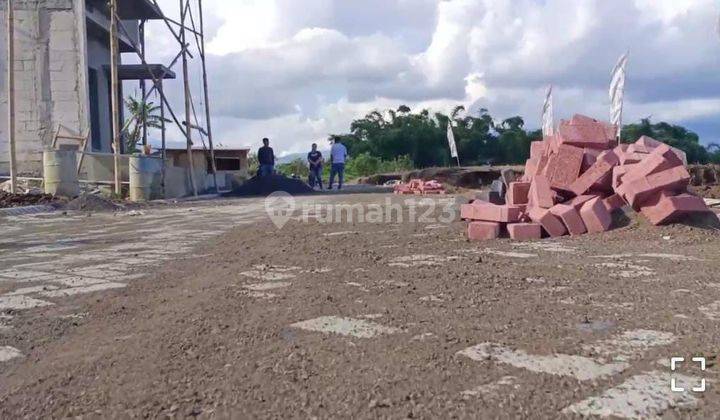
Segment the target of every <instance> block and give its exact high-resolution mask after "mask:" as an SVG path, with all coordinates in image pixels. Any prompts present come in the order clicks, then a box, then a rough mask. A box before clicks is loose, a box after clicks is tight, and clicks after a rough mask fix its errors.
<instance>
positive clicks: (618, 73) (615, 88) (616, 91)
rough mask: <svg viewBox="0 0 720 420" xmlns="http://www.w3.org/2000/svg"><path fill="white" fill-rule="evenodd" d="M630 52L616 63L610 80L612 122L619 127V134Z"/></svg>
mask: <svg viewBox="0 0 720 420" xmlns="http://www.w3.org/2000/svg"><path fill="white" fill-rule="evenodd" d="M629 55H630V53H629V52H628V53H625V54H623V56H622V57H620V60H618V63H617V64H616V65H615V68H614V69H613V72H612V81H611V82H610V102H611V103H612V105H611V108H610V124H613V125H616V126H617V127H618V135H619V134H620V130H622V117H623V100H624V97H625V74H626V70H627V64H628V56H629Z"/></svg>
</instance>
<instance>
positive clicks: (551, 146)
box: [545, 134, 561, 154]
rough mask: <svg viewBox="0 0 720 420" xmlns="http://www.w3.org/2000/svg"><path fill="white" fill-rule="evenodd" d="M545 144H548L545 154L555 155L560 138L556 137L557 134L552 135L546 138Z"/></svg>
mask: <svg viewBox="0 0 720 420" xmlns="http://www.w3.org/2000/svg"><path fill="white" fill-rule="evenodd" d="M547 142H548V147H547V149H546V150H545V153H546V154H552V153H557V152H558V149H559V147H560V142H561V140H560V136H558V135H557V134H554V135H552V136H550V137H548V138H547Z"/></svg>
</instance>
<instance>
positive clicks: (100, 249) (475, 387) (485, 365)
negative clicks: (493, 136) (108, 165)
mask: <svg viewBox="0 0 720 420" xmlns="http://www.w3.org/2000/svg"><path fill="white" fill-rule="evenodd" d="M387 198H388V195H379V194H370V195H352V196H342V195H339V196H334V197H331V198H327V199H318V198H311V199H310V198H309V199H307V200H315V201H316V202H322V203H326V204H335V205H337V204H338V203H344V204H355V205H357V204H361V205H363V206H368V205H370V204H382V203H385V200H386V199H387ZM391 200H393V203H395V202H397V203H400V204H402V205H403V206H404V207H403V208H404V210H403V213H402V214H403V221H399V220H397V218H396V219H394V220H391V221H390V223H359V222H357V221H355V222H354V223H351V222H348V221H347V220H345V221H343V222H342V223H325V222H326V220H322V218H321V217H320V216H319V213H315V212H311V213H309V214H310V216H309V220H307V221H304V220H300V219H293V220H289V221H288V223H287V224H286V225H285V226H283V227H282V229H278V228H277V227H276V225H274V224H273V223H272V221H271V220H270V219H269V218H268V217H267V215H265V208H264V204H263V202H262V200H257V199H253V200H226V201H223V202H222V205H219V204H205V205H201V204H193V205H192V206H196V207H188V208H185V209H172V210H163V209H159V208H158V209H149V210H147V213H146V214H141V215H138V216H134V217H130V218H124V217H120V216H117V215H114V216H111V215H95V216H93V217H91V218H88V217H85V216H69V217H71V219H70V220H65V221H63V220H55V219H52V220H53V223H54V224H52V225H51V228H48V227H44V226H46V225H44V224H43V223H48V220H47V219H38V218H30V217H28V218H24V219H20V218H19V219H15V220H12V221H11V222H12V223H13V226H15V230H12V232H10V231H8V232H5V236H4V237H11V236H14V239H15V240H14V241H13V242H9V241H5V242H0V257H2V259H1V260H0V264H2V265H3V267H2V268H3V269H5V270H6V272H5V273H3V272H2V271H0V278H1V277H3V276H5V277H6V278H7V279H11V278H12V276H11V274H8V273H10V271H8V270H7V269H12V268H15V269H17V270H19V271H23V270H28V269H32V270H36V271H37V270H41V271H42V270H46V271H43V273H42V274H44V273H50V271H51V268H47V267H48V263H47V261H49V260H58V256H60V257H61V258H64V259H67V260H68V261H72V264H76V265H77V266H80V267H86V266H88V263H81V262H79V261H82V258H81V257H82V256H83V255H91V254H92V253H95V254H97V255H104V258H105V259H106V260H105V261H98V262H96V263H97V264H100V263H103V264H105V265H107V262H108V261H117V260H118V259H119V260H120V262H122V260H123V259H124V260H125V261H130V260H131V259H133V258H136V259H137V258H142V257H143V255H146V254H148V255H149V254H150V253H151V252H152V250H151V249H150V248H151V247H150V246H149V245H147V243H145V242H142V241H145V240H149V239H148V238H150V237H151V234H150V230H151V229H154V230H153V231H152V232H155V233H153V234H152V235H157V236H155V237H154V238H155V240H157V241H158V242H153V244H157V243H163V242H162V241H165V242H168V241H171V240H176V239H177V240H180V238H182V239H183V240H186V241H188V242H186V243H184V245H186V246H185V248H183V249H181V250H179V251H178V252H175V253H173V254H171V257H169V258H167V259H166V260H165V261H164V262H162V263H156V264H149V265H145V266H142V267H144V268H141V269H140V268H138V269H137V270H134V271H131V272H132V273H134V274H133V277H134V279H133V280H132V281H125V280H118V279H122V276H119V277H118V278H116V279H115V280H113V281H122V282H123V285H124V286H126V287H118V288H116V289H107V290H104V291H102V292H96V293H78V294H68V296H65V297H63V298H62V299H59V298H58V299H51V298H46V297H48V296H57V295H56V294H55V295H50V294H48V293H46V294H45V295H42V293H43V292H40V295H32V294H30V293H32V292H27V293H28V294H26V295H25V296H35V297H36V298H38V299H41V300H43V301H44V300H48V301H49V302H50V303H51V305H47V306H42V305H39V304H38V306H37V307H34V308H32V309H15V310H8V309H5V311H4V312H3V316H4V317H5V318H7V319H8V320H9V321H8V322H7V325H6V327H5V329H2V330H0V332H1V333H2V335H0V337H1V338H2V341H0V347H2V346H12V348H15V349H18V350H19V351H20V352H22V353H23V355H22V356H20V357H15V358H12V360H8V361H6V362H3V363H0V416H2V417H3V418H20V417H23V418H38V417H74V416H86V417H91V418H93V417H97V418H108V417H144V418H147V417H159V416H178V417H186V416H199V417H213V416H215V417H219V418H230V417H232V418H287V417H299V418H309V417H312V418H453V417H455V418H558V417H561V418H562V417H568V418H572V417H579V416H586V415H601V416H615V417H627V418H641V417H654V416H661V417H665V418H690V417H693V418H717V413H719V412H720V388H718V386H719V384H720V382H718V380H720V373H719V372H720V367H719V366H718V364H717V362H718V354H719V353H720V277H718V274H717V273H718V271H720V260H719V259H718V255H720V235H719V234H718V231H717V230H714V229H700V228H696V227H690V226H683V225H676V226H669V227H660V228H656V227H651V226H649V225H647V224H646V223H644V222H643V221H639V220H633V221H632V223H631V224H630V225H629V226H626V227H623V228H620V229H618V230H615V231H612V232H608V233H605V234H600V235H585V236H581V237H576V238H562V239H560V240H546V241H541V242H529V243H512V242H510V241H509V240H496V241H491V242H483V243H469V242H467V241H466V240H465V238H464V228H465V224H464V223H462V222H453V223H443V222H442V221H438V220H436V219H438V218H439V217H441V214H442V213H443V211H444V210H446V209H447V206H448V205H449V203H451V202H452V198H451V197H448V198H443V199H439V200H432V203H434V204H430V202H427V201H425V202H418V201H412V202H407V201H405V202H402V201H399V200H400V198H398V197H391ZM410 200H413V199H412V198H411V199H410ZM408 203H410V207H413V204H417V205H419V209H420V210H421V211H420V212H419V213H425V214H424V215H425V216H427V217H426V218H425V220H423V221H421V222H418V223H411V222H409V221H408V219H410V213H409V207H408ZM215 206H217V207H215ZM426 207H434V211H433V212H426V211H425V208H426ZM295 215H296V216H298V213H297V212H296V213H295ZM313 215H314V216H313ZM191 216H192V217H194V219H190V218H189V217H191ZM191 221H194V222H195V223H192V222H191ZM2 223H7V221H5V222H3V221H0V231H2V229H1V228H2V226H3V225H2ZM166 224H167V227H168V229H165V230H163V229H162V227H163V226H165V225H166ZM5 227H6V229H10V227H8V225H5ZM90 229H92V231H93V232H94V233H93V235H95V236H92V237H90V236H83V235H88V233H87V232H88V230H90ZM183 229H186V230H185V231H183ZM187 229H192V230H191V231H190V230H187ZM203 232H205V234H203ZM161 233H162V234H163V235H173V234H177V235H178V236H161V235H160V234H161ZM43 235H45V236H43ZM113 235H114V236H113ZM190 237H201V238H202V240H198V241H196V242H193V243H190V242H189V239H188V238H190ZM168 238H171V239H168ZM172 238H176V239H172ZM59 241H64V242H59ZM132 241H136V242H132ZM59 243H62V244H65V245H66V246H73V247H74V248H73V249H64V250H61V249H55V250H53V251H52V252H58V254H54V255H55V256H54V257H51V258H50V257H49V258H46V259H42V260H38V259H34V258H33V257H32V256H28V254H35V255H38V253H42V252H48V251H46V250H45V251H43V250H38V249H37V247H38V246H39V245H41V244H42V246H47V244H59ZM119 243H126V244H130V245H133V246H128V247H125V248H122V247H121V246H119V245H118V244H119ZM135 244H136V245H135ZM143 244H145V245H143ZM153 246H156V245H153ZM31 247H35V249H31ZM108 247H109V248H108ZM28 249H30V251H28ZM123 250H126V251H123ZM110 251H112V252H110ZM123 252H126V253H123ZM95 254H92V255H95ZM46 256H47V255H46ZM21 257H22V258H21ZM38 258H40V257H38ZM43 264H44V265H43ZM78 264H79V265H78ZM128 264H132V262H129V263H128ZM137 264H138V267H139V266H140V263H137ZM28 267H30V268H28ZM42 267H46V268H45V269H43V268H42ZM98 267H99V268H101V269H102V266H100V265H99V266H98ZM68 269H69V270H73V268H68ZM105 269H107V268H105ZM13 273H16V272H13ZM53 273H59V272H58V271H54V272H53ZM48 275H49V274H48ZM37 276H38V277H36V278H34V280H32V279H31V280H29V281H27V282H21V281H20V280H18V277H16V281H17V283H13V282H12V281H10V280H4V281H3V280H0V287H1V288H0V308H2V302H3V300H2V299H3V297H5V298H6V299H8V298H7V297H8V296H11V295H12V293H13V292H17V291H18V288H29V287H32V286H36V287H38V286H39V287H42V285H46V284H50V283H49V281H50V282H51V281H52V276H50V275H49V277H46V276H43V275H41V274H37ZM88 276H90V274H88ZM124 276H126V277H127V276H128V274H124ZM102 284H105V283H102ZM38 290H39V289H38ZM61 290H69V289H61ZM43 296H45V297H43ZM8 301H9V300H8ZM6 302H7V301H6ZM0 354H1V353H0ZM698 356H703V357H705V360H706V370H705V371H701V370H700V368H699V367H698V366H699V365H697V364H694V363H691V362H690V360H691V358H692V357H698ZM673 357H684V358H685V359H686V362H685V363H683V364H678V368H677V370H676V371H674V372H673V371H672V370H671V368H670V359H671V358H673ZM696 365H697V366H696ZM673 375H677V378H679V379H678V381H679V383H682V384H685V386H686V388H689V387H690V386H695V382H698V383H699V382H700V380H701V379H705V380H706V383H707V385H706V390H705V391H704V392H695V391H690V390H689V389H686V390H685V391H683V392H672V391H671V389H670V386H671V379H673V378H675V376H673ZM686 383H692V385H687V384H686Z"/></svg>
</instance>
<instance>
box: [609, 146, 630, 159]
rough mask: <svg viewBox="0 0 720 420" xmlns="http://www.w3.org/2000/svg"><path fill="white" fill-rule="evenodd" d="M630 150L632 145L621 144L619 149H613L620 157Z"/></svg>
mask: <svg viewBox="0 0 720 420" xmlns="http://www.w3.org/2000/svg"><path fill="white" fill-rule="evenodd" d="M629 148H630V145H629V144H627V143H623V144H619V145H618V146H617V147H615V148H614V149H613V151H614V152H615V154H616V155H618V156H620V155H621V154H623V153H625V152H627V151H628V149H629Z"/></svg>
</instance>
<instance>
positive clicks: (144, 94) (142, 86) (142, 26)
mask: <svg viewBox="0 0 720 420" xmlns="http://www.w3.org/2000/svg"><path fill="white" fill-rule="evenodd" d="M145 22H146V21H145V20H144V19H143V20H142V21H140V25H139V27H138V30H139V35H140V50H141V51H142V53H143V55H144V54H145ZM140 92H141V93H142V98H143V100H142V102H141V104H140V105H142V107H143V108H142V110H143V115H142V119H143V121H142V123H143V127H142V144H143V146H147V144H148V142H147V141H148V132H147V117H148V115H147V113H146V111H147V88H146V87H145V79H140Z"/></svg>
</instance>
